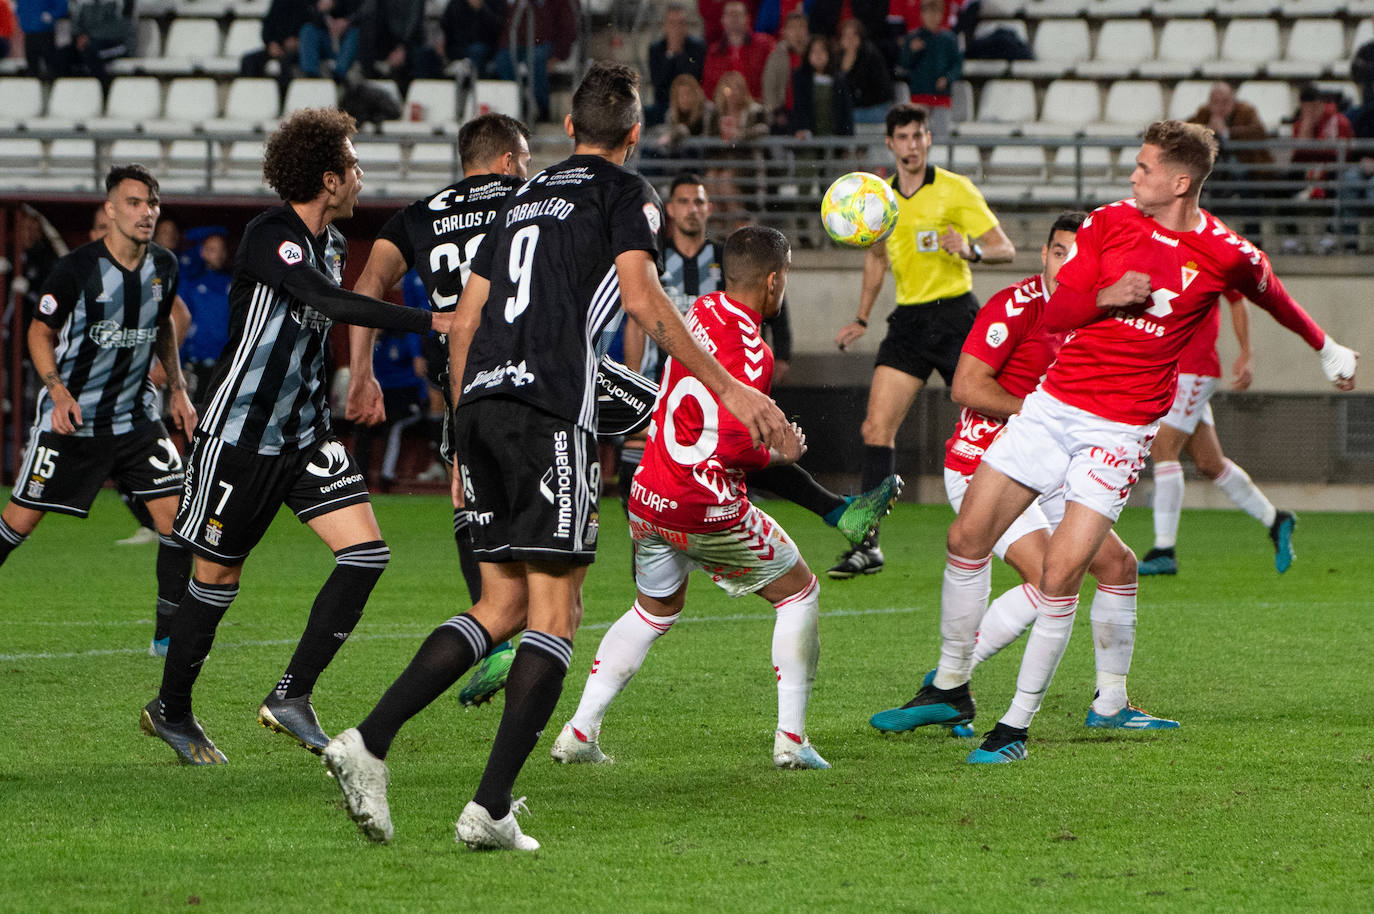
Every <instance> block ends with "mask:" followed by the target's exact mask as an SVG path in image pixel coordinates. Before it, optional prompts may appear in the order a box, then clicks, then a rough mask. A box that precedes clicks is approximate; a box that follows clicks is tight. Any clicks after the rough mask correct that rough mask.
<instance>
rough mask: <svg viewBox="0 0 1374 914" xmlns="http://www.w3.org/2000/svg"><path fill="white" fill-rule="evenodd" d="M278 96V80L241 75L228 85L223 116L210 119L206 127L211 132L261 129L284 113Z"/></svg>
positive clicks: (206, 122)
mask: <svg viewBox="0 0 1374 914" xmlns="http://www.w3.org/2000/svg"><path fill="white" fill-rule="evenodd" d="M277 99H278V95H277V81H276V80H275V79H268V78H267V77H265V76H262V77H257V76H240V77H239V78H238V79H235V80H234V81H233V83H232V84H230V86H229V94H228V96H227V97H226V98H225V100H224V115H223V116H222V117H217V118H209V119H207V120H206V121H205V124H204V127H205V130H206V131H208V132H212V133H238V132H242V131H246V130H257V129H261V127H262V125H263V124H264V123H265V122H267V121H271V120H272V119H274V118H276V117H278V116H279V115H280V114H281V107H280V105H279V103H278V101H277Z"/></svg>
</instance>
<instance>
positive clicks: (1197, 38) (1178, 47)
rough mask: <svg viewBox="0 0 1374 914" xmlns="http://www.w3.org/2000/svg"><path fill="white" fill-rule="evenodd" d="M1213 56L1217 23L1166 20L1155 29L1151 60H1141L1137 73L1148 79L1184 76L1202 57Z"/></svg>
mask: <svg viewBox="0 0 1374 914" xmlns="http://www.w3.org/2000/svg"><path fill="white" fill-rule="evenodd" d="M1216 58H1217V26H1216V23H1215V22H1212V21H1211V20H1209V19H1170V20H1169V21H1168V22H1166V23H1164V28H1162V29H1160V32H1159V47H1158V50H1156V52H1155V59H1154V60H1146V61H1142V62H1141V64H1140V75H1141V76H1143V77H1147V78H1150V79H1161V78H1162V79H1185V78H1187V77H1190V76H1192V75H1193V74H1194V73H1196V72H1198V66H1199V64H1200V63H1201V62H1202V61H1204V60H1216Z"/></svg>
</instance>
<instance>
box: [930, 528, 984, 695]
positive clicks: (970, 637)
mask: <svg viewBox="0 0 1374 914" xmlns="http://www.w3.org/2000/svg"><path fill="white" fill-rule="evenodd" d="M991 592H992V556H990V555H985V556H983V557H982V558H981V559H966V558H962V557H960V556H957V555H954V554H953V553H946V554H945V577H944V583H943V584H942V585H941V587H940V665H939V667H937V668H936V670H935V680H934V682H933V683H932V684H933V685H934V686H935V688H937V689H953V688H957V687H958V686H961V685H963V684H964V683H966V682H968V681H969V677H970V676H972V675H973V641H974V637H975V636H976V635H977V633H978V623H979V622H980V621H982V619H983V613H985V612H986V611H987V608H988V594H990V593H991Z"/></svg>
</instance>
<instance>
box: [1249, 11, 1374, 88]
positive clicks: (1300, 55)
mask: <svg viewBox="0 0 1374 914" xmlns="http://www.w3.org/2000/svg"><path fill="white" fill-rule="evenodd" d="M1366 21H1367V20H1366ZM1344 55H1345V26H1343V25H1341V22H1340V20H1338V19H1299V20H1298V21H1297V22H1295V23H1293V28H1292V29H1290V30H1289V32H1288V52H1287V53H1286V54H1284V55H1283V60H1274V61H1271V62H1270V63H1269V65H1268V67H1267V68H1266V69H1265V72H1266V73H1267V74H1268V75H1269V76H1271V77H1273V78H1275V79H1316V78H1318V77H1319V76H1325V75H1326V74H1327V73H1330V72H1332V66H1333V65H1334V64H1335V63H1336V61H1338V60H1340V59H1341V58H1342V57H1343V56H1344ZM1342 72H1344V73H1349V72H1350V68H1349V67H1346V68H1345V69H1344V70H1343V71H1342Z"/></svg>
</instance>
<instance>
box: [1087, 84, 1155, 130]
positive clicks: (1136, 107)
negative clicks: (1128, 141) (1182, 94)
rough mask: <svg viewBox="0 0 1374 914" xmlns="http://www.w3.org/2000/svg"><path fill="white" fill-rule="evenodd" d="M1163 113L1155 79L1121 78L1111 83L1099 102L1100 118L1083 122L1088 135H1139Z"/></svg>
mask: <svg viewBox="0 0 1374 914" xmlns="http://www.w3.org/2000/svg"><path fill="white" fill-rule="evenodd" d="M1163 117H1164V88H1163V87H1162V86H1161V85H1160V84H1159V81H1158V80H1153V79H1122V80H1118V81H1117V82H1114V83H1112V85H1111V88H1109V89H1108V90H1107V99H1106V101H1105V102H1103V104H1102V120H1101V121H1099V122H1096V123H1089V124H1084V125H1083V132H1084V133H1086V134H1087V135H1088V136H1138V135H1139V134H1140V132H1141V131H1143V130H1144V129H1145V128H1146V127H1147V126H1149V124H1150V123H1151V122H1153V121H1157V120H1159V119H1161V118H1163Z"/></svg>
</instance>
